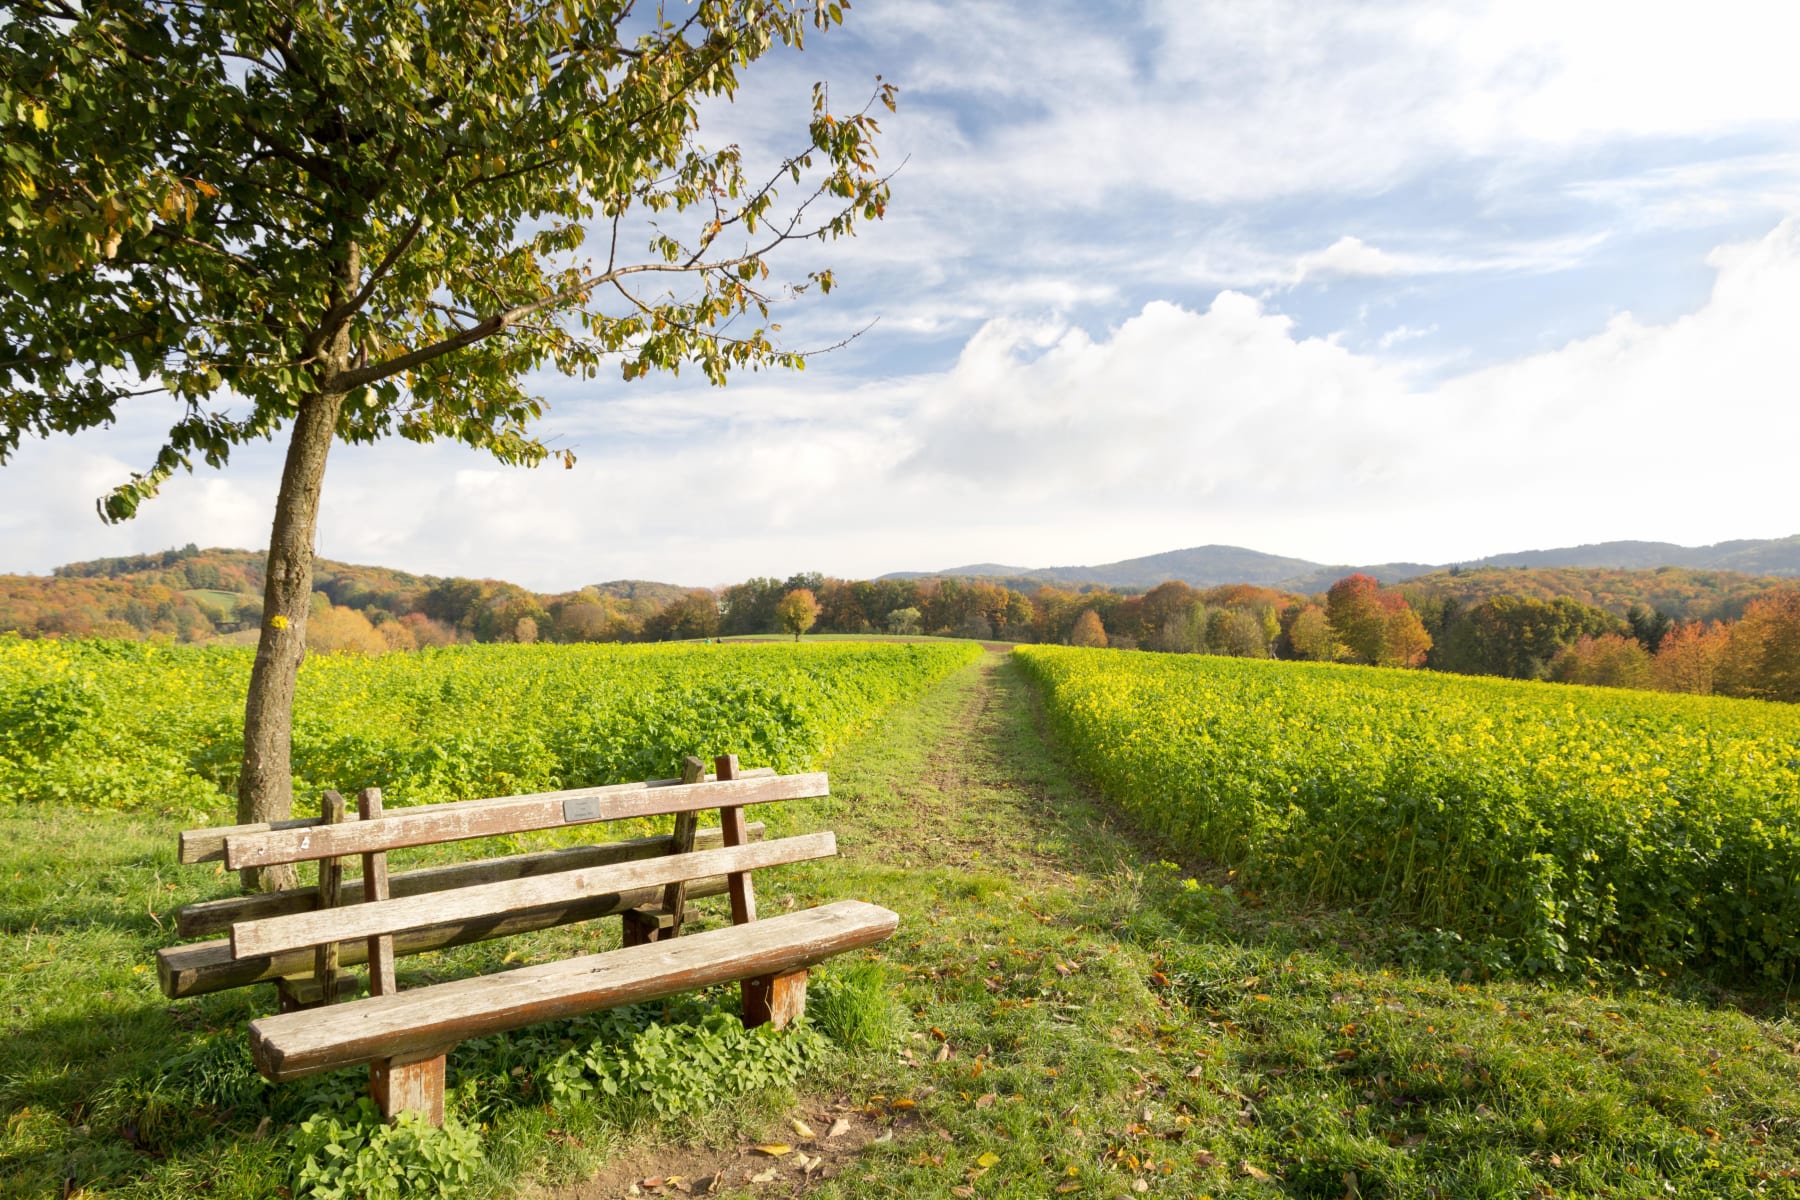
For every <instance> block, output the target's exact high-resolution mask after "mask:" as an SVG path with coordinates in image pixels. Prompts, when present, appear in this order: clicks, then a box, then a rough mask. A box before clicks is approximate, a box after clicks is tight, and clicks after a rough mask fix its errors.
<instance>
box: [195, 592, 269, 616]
mask: <svg viewBox="0 0 1800 1200" xmlns="http://www.w3.org/2000/svg"><path fill="white" fill-rule="evenodd" d="M181 594H182V595H184V596H189V597H191V598H193V599H195V600H199V601H202V602H204V603H206V604H210V605H212V606H213V607H214V608H218V609H222V610H223V611H224V613H225V615H226V616H228V617H229V616H231V615H232V614H233V613H235V612H237V610H238V606H239V605H241V604H244V603H251V604H254V603H255V602H256V597H254V596H246V595H244V594H243V593H242V592H222V591H219V590H218V589H217V588H189V589H188V590H187V591H185V592H183V593H181Z"/></svg>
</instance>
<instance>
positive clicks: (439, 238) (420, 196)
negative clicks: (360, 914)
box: [0, 0, 893, 886]
mask: <svg viewBox="0 0 1800 1200" xmlns="http://www.w3.org/2000/svg"><path fill="white" fill-rule="evenodd" d="M636 8H637V6H635V5H633V4H630V3H614V2H612V0H562V2H561V3H558V4H552V5H547V4H542V3H525V2H522V0H413V2H412V3H406V4H390V3H383V2H380V0H336V2H334V3H331V4H268V3H252V2H248V0H216V2H201V0H108V2H106V3H74V2H68V3H64V2H61V0H53V2H45V3H25V4H10V5H8V6H7V8H6V10H5V16H4V18H0V127H3V129H4V132H3V133H0V145H4V147H5V154H4V159H3V160H0V212H3V213H5V214H6V230H5V233H4V235H0V278H4V280H5V284H4V286H3V287H0V331H4V335H3V337H4V343H5V345H4V348H3V349H0V460H4V459H6V458H8V457H10V456H11V454H12V453H13V452H15V451H16V450H17V448H18V447H19V446H20V444H21V442H22V440H23V439H24V438H26V437H27V436H45V435H48V434H51V433H76V432H79V431H81V430H85V429H90V428H94V427H97V426H103V425H110V424H112V423H113V422H114V421H116V420H117V419H118V415H119V412H120V409H121V406H122V405H125V404H127V403H131V404H133V405H134V407H141V405H142V404H143V403H144V402H143V401H141V400H133V399H132V398H133V397H135V396H139V395H142V394H145V393H148V392H158V393H162V394H164V395H166V396H167V398H168V400H169V401H170V404H169V421H170V424H169V427H168V434H167V438H166V440H165V442H164V444H163V446H162V448H161V449H160V450H159V451H158V453H157V455H156V457H155V459H154V461H153V462H151V463H150V464H149V465H148V466H147V467H146V468H145V469H144V470H143V471H142V472H141V473H140V474H137V475H134V476H133V477H132V478H131V479H129V480H127V481H125V482H123V483H121V484H120V485H119V486H118V487H117V488H116V489H115V490H114V491H113V492H112V493H111V494H110V495H109V496H107V497H106V498H105V500H104V501H103V510H104V512H105V514H106V515H107V517H108V518H110V519H113V520H120V519H124V518H126V517H129V516H131V515H132V514H133V513H134V512H135V511H136V509H137V507H138V506H139V504H140V503H141V502H142V501H144V500H146V499H148V498H149V497H150V496H152V495H154V494H155V493H156V492H157V490H158V489H159V488H160V486H161V485H162V484H163V483H164V482H165V481H166V480H167V479H168V478H169V476H170V475H172V474H173V473H174V472H175V471H177V470H181V469H184V468H191V466H192V465H193V463H194V461H195V460H196V459H198V460H200V461H203V462H204V463H206V464H207V465H208V466H212V467H222V466H224V465H225V464H226V462H227V460H228V459H229V457H230V455H231V453H232V452H233V450H234V449H235V448H236V447H237V446H239V445H241V444H243V443H245V442H248V441H252V440H258V441H260V440H263V439H267V438H269V437H271V436H273V435H275V433H276V432H277V431H279V430H281V429H283V428H284V427H285V428H286V430H287V457H286V462H285V466H284V468H283V471H282V475H281V481H280V486H279V491H278V494H277V499H276V503H275V512H274V522H273V529H272V532H271V538H270V545H269V554H268V561H267V568H268V569H267V577H266V588H265V596H264V604H263V623H262V628H261V640H260V642H259V645H258V650H257V655H256V659H255V663H254V666H253V668H252V672H251V678H250V685H249V689H248V698H247V702H246V707H245V728H244V761H243V766H242V769H241V771H240V772H239V813H238V815H239V817H240V819H241V820H243V821H246V822H248V821H267V820H273V819H279V818H283V817H286V816H287V815H288V813H289V809H290V807H291V799H292V797H291V787H292V772H291V766H290V728H291V723H292V715H293V696H294V685H295V680H296V677H297V673H298V670H299V666H300V659H301V654H302V647H303V646H304V645H305V641H306V636H305V635H306V623H307V619H308V616H309V611H310V610H309V597H310V595H311V594H312V590H313V555H312V546H313V542H314V535H315V531H316V525H317V516H318V510H319V500H320V495H321V491H322V488H323V483H324V474H325V463H326V458H327V456H328V454H329V452H330V450H331V447H332V445H333V443H334V441H337V440H343V441H348V442H371V441H374V440H376V439H379V438H382V437H386V436H389V435H392V434H399V435H401V436H403V437H406V438H408V439H410V440H414V441H421V442H423V441H430V440H433V439H438V438H454V439H457V440H460V441H463V442H465V443H467V444H469V445H471V446H473V447H475V448H476V449H480V450H484V451H487V452H490V453H492V454H494V455H495V456H496V457H497V458H499V459H500V460H501V461H503V462H506V463H513V464H535V463H538V462H541V461H544V460H546V459H549V458H551V457H558V458H561V459H562V460H563V461H564V462H569V461H572V460H571V459H570V456H569V455H568V454H567V453H566V452H553V451H552V450H551V449H550V448H549V447H548V446H546V445H545V444H544V443H543V442H542V441H541V440H539V439H538V438H537V437H535V436H534V435H533V434H532V433H531V431H530V425H531V423H532V422H533V421H534V420H536V419H537V418H538V417H539V416H541V415H542V413H543V411H544V405H543V402H542V400H541V399H539V398H538V397H536V396H534V395H532V394H531V393H530V392H529V391H527V390H526V386H525V382H524V381H525V380H526V379H527V378H529V377H531V376H532V375H533V373H535V372H537V371H538V370H540V369H542V368H554V369H556V370H558V371H561V372H563V373H566V374H569V375H572V376H576V377H579V378H592V377H593V376H594V375H595V374H596V373H597V372H598V371H599V370H600V369H601V368H602V367H603V366H607V365H617V366H618V367H619V368H620V369H621V373H622V376H623V378H624V379H625V380H627V381H629V380H632V379H635V378H637V377H639V376H642V375H646V374H649V373H653V372H657V371H662V370H673V369H677V368H679V367H680V366H682V365H691V366H693V367H695V368H697V369H698V370H700V371H701V372H702V373H704V374H705V375H706V376H707V377H708V378H709V379H712V380H713V381H715V382H722V381H723V380H724V379H725V378H726V375H727V374H728V372H730V371H732V370H734V369H737V368H752V367H760V366H769V365H787V366H798V365H800V363H801V357H800V356H799V355H798V354H797V353H796V352H793V351H784V350H782V349H780V348H779V347H777V346H776V345H775V344H774V342H773V340H772V338H773V336H774V331H773V327H770V326H764V327H760V328H759V327H755V326H756V322H757V321H758V320H759V319H760V318H761V317H763V316H765V315H766V312H767V304H768V301H769V299H770V298H771V297H772V296H773V294H774V289H773V288H772V287H771V286H770V285H769V284H768V283H767V282H765V280H766V279H767V277H768V275H769V273H770V267H769V264H770V261H771V258H770V256H771V255H772V254H774V253H776V252H778V251H779V250H780V249H781V248H782V247H784V246H787V245H789V244H790V243H797V242H801V241H808V240H814V239H825V238H832V237H837V236H841V235H845V234H848V233H850V232H852V230H853V228H854V226H855V225H856V224H857V223H858V222H860V221H863V220H868V219H873V218H876V217H879V216H881V215H882V213H883V211H884V209H885V206H886V202H887V198H888V194H889V191H888V184H887V181H886V180H885V178H884V177H882V176H881V175H880V173H879V172H878V171H877V170H876V169H875V166H874V159H873V137H874V135H875V133H876V128H875V124H874V122H873V120H872V119H871V116H870V115H869V113H868V112H867V111H854V112H847V113H833V112H831V111H829V109H828V106H827V103H826V99H825V92H824V89H823V87H822V86H821V87H820V88H818V89H817V90H816V91H815V98H814V107H813V113H812V117H811V120H810V122H809V124H808V127H807V129H806V132H805V135H804V140H803V141H802V140H801V138H799V137H797V138H796V142H797V143H798V145H797V147H796V150H795V152H794V153H793V154H792V155H791V156H789V157H786V158H784V159H782V160H780V161H771V162H769V163H751V162H747V161H746V160H745V158H744V156H743V154H742V153H741V151H740V150H739V149H738V147H737V146H735V145H727V146H725V147H723V148H721V149H717V150H709V149H707V148H705V147H703V146H701V145H700V144H699V141H698V136H699V135H698V129H699V125H700V120H701V114H702V113H708V114H716V113H717V112H719V111H720V105H721V103H722V102H723V101H726V100H728V99H729V98H730V97H731V96H732V95H733V93H734V92H735V91H736V89H737V88H738V86H739V84H740V82H741V78H742V73H743V71H744V70H745V69H747V68H748V67H749V65H750V64H751V63H753V62H755V61H756V60H757V59H759V58H761V57H762V56H763V55H764V54H765V53H768V52H770V51H772V50H774V49H775V48H777V47H782V46H788V47H796V48H797V47H799V46H800V45H801V43H802V41H803V39H804V36H805V35H806V34H807V33H808V32H810V31H813V30H823V29H826V28H829V27H830V26H832V25H834V24H836V23H837V22H838V21H839V20H841V19H842V13H843V6H842V5H841V4H839V3H837V2H836V0H832V2H830V3H826V2H825V0H816V2H815V0H704V2H703V3H700V4H698V5H696V6H694V7H692V8H691V9H688V10H687V11H686V12H685V13H682V14H679V15H677V14H676V13H674V12H671V13H670V14H669V18H668V19H666V20H665V19H663V13H662V12H661V11H660V10H658V11H657V12H656V13H653V14H651V13H643V12H638V11H635V10H636ZM892 96H893V93H892V89H891V88H890V87H888V86H887V85H878V90H877V99H878V100H879V101H881V102H883V103H886V104H889V105H890V106H891V104H892ZM790 182H791V183H792V184H794V185H795V186H796V187H797V188H798V189H799V194H798V195H795V196H793V197H791V198H789V199H787V200H783V199H780V198H778V195H777V193H778V189H781V188H784V187H786V186H787V185H788V184H789V183H790ZM590 228H592V229H593V231H594V233H595V235H596V236H595V237H594V239H593V242H592V243H591V245H590V244H589V243H588V241H587V239H588V233H589V230H590ZM797 282H799V285H800V286H801V287H806V286H809V285H811V284H816V285H817V286H818V287H819V289H820V290H822V291H823V290H829V288H830V286H831V282H832V281H831V277H830V274H829V272H824V271H821V272H817V273H814V274H812V275H810V276H809V277H808V278H807V279H806V280H805V281H797ZM589 390H591V389H589ZM534 619H535V618H534ZM510 628H511V626H508V627H507V629H508V630H510ZM291 875H292V872H291V871H289V870H282V871H277V872H274V873H273V874H270V875H266V876H265V877H264V878H262V879H260V880H251V881H250V882H260V883H263V884H265V885H267V884H278V885H282V886H285V885H287V883H288V882H289V881H290V877H291Z"/></svg>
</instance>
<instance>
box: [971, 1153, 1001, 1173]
mask: <svg viewBox="0 0 1800 1200" xmlns="http://www.w3.org/2000/svg"><path fill="white" fill-rule="evenodd" d="M975 1161H976V1162H977V1163H979V1164H980V1165H981V1168H982V1169H983V1170H986V1169H987V1168H989V1167H991V1166H993V1165H994V1164H996V1163H998V1162H999V1161H1000V1156H999V1155H998V1154H995V1153H994V1152H993V1151H992V1150H989V1151H987V1152H986V1153H985V1154H983V1155H982V1156H981V1157H980V1158H978V1159H976V1160H975Z"/></svg>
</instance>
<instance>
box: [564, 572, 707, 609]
mask: <svg viewBox="0 0 1800 1200" xmlns="http://www.w3.org/2000/svg"><path fill="white" fill-rule="evenodd" d="M588 586H589V587H591V588H592V589H593V590H594V591H596V592H599V593H600V594H601V595H602V596H611V597H612V598H613V599H615V600H643V601H647V602H648V603H650V604H654V605H656V606H657V607H658V608H661V607H662V606H663V605H665V604H669V603H672V602H674V601H676V600H679V599H681V598H682V597H683V596H685V595H687V594H688V592H689V591H690V590H691V589H689V588H684V587H682V586H681V585H680V584H677V583H653V582H651V581H650V580H648V579H610V580H608V581H607V582H605V583H594V584H589V585H588ZM584 590H585V589H584Z"/></svg>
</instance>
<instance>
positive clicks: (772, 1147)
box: [753, 1142, 794, 1158]
mask: <svg viewBox="0 0 1800 1200" xmlns="http://www.w3.org/2000/svg"><path fill="white" fill-rule="evenodd" d="M753 1149H755V1151H756V1152H757V1153H758V1154H766V1155H768V1156H769V1157H770V1158H780V1157H781V1156H782V1155H784V1154H792V1153H793V1152H794V1148H793V1147H792V1146H790V1145H788V1144H787V1143H786V1142H766V1143H764V1144H763V1145H761V1146H756V1147H753Z"/></svg>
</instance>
